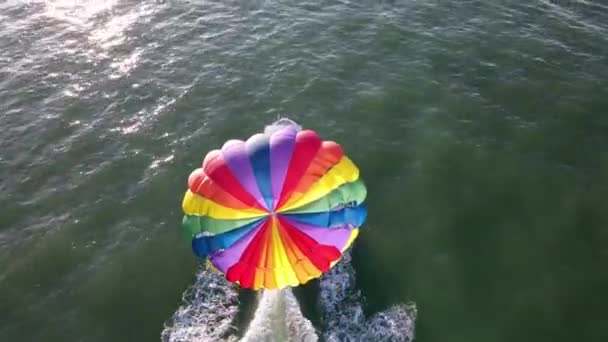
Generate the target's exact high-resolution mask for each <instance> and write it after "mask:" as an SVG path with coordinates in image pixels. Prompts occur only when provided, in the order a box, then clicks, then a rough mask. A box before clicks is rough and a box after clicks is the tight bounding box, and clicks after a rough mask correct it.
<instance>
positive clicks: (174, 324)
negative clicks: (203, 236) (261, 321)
mask: <svg viewBox="0 0 608 342" xmlns="http://www.w3.org/2000/svg"><path fill="white" fill-rule="evenodd" d="M182 300H183V305H182V306H180V307H179V309H177V311H176V312H175V313H174V314H173V317H172V318H171V320H170V321H169V322H168V323H166V324H165V328H164V329H163V331H162V333H161V341H163V342H209V341H237V340H238V338H237V337H236V335H235V333H236V327H235V326H234V325H233V322H234V319H235V318H236V315H237V313H238V304H239V301H238V294H237V291H236V288H235V287H234V286H232V284H229V283H228V282H227V281H226V279H224V277H223V275H221V274H219V273H217V272H214V271H211V270H208V269H204V270H202V271H200V272H199V273H198V274H197V275H196V282H195V283H194V285H192V287H190V288H189V289H187V290H186V291H185V292H184V294H183V296H182Z"/></svg>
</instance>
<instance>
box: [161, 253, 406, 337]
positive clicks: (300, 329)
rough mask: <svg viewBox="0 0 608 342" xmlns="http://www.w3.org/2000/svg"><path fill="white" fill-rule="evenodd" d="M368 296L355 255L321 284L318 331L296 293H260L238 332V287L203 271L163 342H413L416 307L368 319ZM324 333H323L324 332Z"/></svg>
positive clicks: (402, 307) (399, 307)
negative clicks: (359, 286) (354, 263)
mask: <svg viewBox="0 0 608 342" xmlns="http://www.w3.org/2000/svg"><path fill="white" fill-rule="evenodd" d="M363 299H364V298H363V296H362V295H361V292H360V291H359V290H358V289H357V288H356V282H355V271H354V268H353V266H352V265H351V256H350V252H346V253H344V255H343V257H342V260H341V261H340V262H339V263H338V264H337V265H336V266H335V267H334V268H333V269H332V270H331V272H329V273H328V274H326V275H324V276H323V277H322V278H321V280H320V298H319V303H320V306H321V314H322V323H321V325H322V326H321V327H319V329H318V330H317V329H315V327H314V326H313V325H312V323H311V322H310V321H309V320H308V319H307V318H306V317H304V315H303V314H302V312H301V310H300V306H299V304H298V301H297V299H296V297H295V296H294V294H293V292H292V291H291V289H289V288H287V289H283V290H269V291H263V292H260V294H259V296H258V304H257V308H256V311H255V314H254V317H253V319H252V320H251V322H250V323H249V327H248V328H247V329H246V331H244V332H243V333H241V332H239V330H238V328H237V327H236V326H235V324H234V322H235V319H236V316H237V314H238V304H239V303H238V294H237V288H236V286H235V285H233V284H230V283H229V282H228V281H226V280H225V279H224V277H223V276H222V275H221V274H219V273H217V272H214V271H211V270H209V269H204V270H201V271H200V272H199V273H198V274H197V276H196V282H195V284H194V285H193V286H192V287H190V288H189V289H188V290H186V291H185V292H184V295H183V302H184V303H183V305H182V306H181V307H180V308H179V309H178V310H177V311H176V312H175V314H174V315H173V317H172V318H171V319H170V320H169V321H168V322H167V323H166V324H165V328H164V329H163V331H162V333H161V340H162V341H164V342H207V341H239V340H240V341H243V342H253V341H256V342H258V341H264V342H284V341H293V342H296V341H298V342H314V341H319V340H323V341H328V342H337V341H395V342H410V341H413V339H414V332H415V329H414V325H415V319H416V307H415V305H414V304H408V305H404V304H400V305H395V306H393V307H391V308H389V309H388V310H385V311H383V312H380V313H377V314H375V315H373V316H371V317H370V318H366V317H365V314H364V312H363V304H362V303H363ZM319 330H320V331H319Z"/></svg>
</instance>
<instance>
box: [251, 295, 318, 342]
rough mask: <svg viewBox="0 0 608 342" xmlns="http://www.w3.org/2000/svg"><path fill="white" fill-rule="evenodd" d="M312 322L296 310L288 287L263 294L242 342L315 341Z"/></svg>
mask: <svg viewBox="0 0 608 342" xmlns="http://www.w3.org/2000/svg"><path fill="white" fill-rule="evenodd" d="M318 340H319V337H318V336H317V334H316V332H315V328H314V327H313V326H312V323H311V322H310V321H309V320H308V319H306V318H305V317H304V316H303V315H302V312H301V311H300V305H299V304H298V301H297V300H296V297H295V296H294V295H293V292H292V291H291V289H290V288H286V289H283V290H269V291H263V292H262V293H261V294H260V297H259V302H258V308H257V309H256V311H255V314H254V317H253V320H252V321H251V324H250V325H249V328H248V329H247V332H246V333H245V336H244V337H243V339H242V340H241V341H242V342H316V341H318Z"/></svg>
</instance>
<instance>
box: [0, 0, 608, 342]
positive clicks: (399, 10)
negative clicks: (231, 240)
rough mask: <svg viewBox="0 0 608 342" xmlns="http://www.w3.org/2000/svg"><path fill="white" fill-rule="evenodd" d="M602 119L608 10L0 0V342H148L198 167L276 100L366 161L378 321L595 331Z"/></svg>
mask: <svg viewBox="0 0 608 342" xmlns="http://www.w3.org/2000/svg"><path fill="white" fill-rule="evenodd" d="M607 110H608V4H606V3H605V2H603V1H591V0H588V1H514V0H513V1H512V0H504V1H499V0H489V1H439V0H429V1H415V0H393V1H388V0H385V1H380V0H378V1H360V2H355V1H305V2H301V1H281V0H279V1H195V0H192V1H178V0H173V1H168V0H167V1H150V0H148V1H131V0H117V1H96V0H95V1H94V0H78V1H76V0H69V1H68V0H64V1H60V0H56V1H52V0H49V1H25V0H24V1H19V0H5V1H0V146H1V147H0V340H2V341H41V340H45V341H157V340H159V336H160V332H161V330H162V329H163V323H164V322H165V321H166V320H168V319H169V318H170V317H171V315H172V314H173V312H174V311H175V310H176V308H177V307H178V305H179V303H180V299H181V295H182V292H183V291H184V290H185V289H186V288H187V287H188V286H190V285H191V284H192V283H193V282H194V274H195V272H196V271H197V269H198V264H197V261H196V260H195V258H194V255H193V254H192V253H191V251H190V247H189V244H188V242H187V241H185V240H184V239H183V237H182V233H181V228H180V222H181V216H182V212H181V207H180V204H181V199H182V195H183V193H184V191H185V189H186V179H187V177H188V175H189V173H190V171H191V170H193V169H194V168H196V167H197V166H198V164H199V163H200V162H201V160H202V158H203V156H204V154H205V153H206V152H207V151H209V150H211V149H214V148H217V147H219V146H221V145H222V144H223V142H224V141H226V140H228V139H231V138H241V139H243V138H246V137H249V136H250V135H252V134H253V133H256V132H259V131H261V130H262V129H263V127H264V125H267V124H269V123H271V122H272V121H274V120H275V119H276V118H277V115H283V116H288V117H290V118H291V119H293V120H295V121H297V122H298V123H300V124H301V125H302V126H304V127H306V128H311V129H314V130H316V131H318V132H319V134H320V135H321V136H322V137H323V138H324V139H331V140H335V141H337V142H339V143H340V144H341V145H342V146H343V147H344V149H345V151H346V153H347V154H348V155H349V157H351V158H352V159H353V160H354V161H355V162H356V163H357V165H358V166H359V168H360V169H361V174H362V177H363V179H364V180H365V182H366V185H367V188H368V198H367V203H368V209H369V217H368V221H367V223H366V225H365V226H364V227H363V229H362V231H361V234H360V236H359V238H358V240H357V242H356V243H355V246H354V249H353V265H354V267H355V269H356V271H357V281H358V285H359V287H360V289H361V291H362V293H363V294H364V295H365V297H366V299H367V301H366V306H365V309H366V311H367V312H369V313H370V314H371V313H373V312H377V311H380V310H383V309H385V308H386V307H388V306H390V305H392V304H394V303H400V302H409V301H412V302H415V303H416V305H417V309H418V319H417V322H416V332H417V336H416V340H417V341H421V342H444V341H451V342H461V341H462V342H487V341H497V342H502V341H505V342H506V341H530V342H540V341H547V342H549V341H550V342H560V341H564V342H565V341H598V342H601V341H602V342H603V341H606V340H608V313H606V307H607V306H608V294H607V293H606V289H607V288H608V273H607V271H606V265H607V264H608V201H606V199H607V198H608V116H607ZM315 286H316V285H314V284H313V285H311V288H305V289H298V290H296V291H295V294H296V296H297V297H298V298H299V300H300V305H301V307H302V309H303V312H304V313H305V314H306V315H307V316H309V318H310V319H311V321H313V323H315V324H319V323H318V322H319V318H318V317H314V316H315V315H316V314H317V313H318V309H317V303H316V296H315V293H316V291H317V290H316V288H315ZM243 296H244V298H245V299H244V300H243V301H244V305H243V310H246V311H245V312H249V313H252V312H253V308H252V307H251V306H252V305H251V303H252V301H253V299H252V296H251V295H243ZM247 296H249V297H247ZM247 298H249V299H247ZM311 316H312V317H311ZM245 319H246V317H243V320H245Z"/></svg>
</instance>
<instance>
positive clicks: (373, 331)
mask: <svg viewBox="0 0 608 342" xmlns="http://www.w3.org/2000/svg"><path fill="white" fill-rule="evenodd" d="M355 285H356V282H355V269H354V268H353V266H352V264H351V255H350V251H347V252H345V253H344V255H343V256H342V260H340V262H339V263H338V264H337V265H335V266H334V267H333V268H332V270H331V272H329V273H328V274H325V275H324V276H323V277H322V278H321V283H320V287H321V298H320V301H321V310H322V321H323V328H324V329H323V331H324V333H323V339H324V340H325V341H327V342H338V341H340V342H342V341H394V342H410V341H413V340H414V334H415V320H416V315H417V311H416V306H415V305H414V304H413V303H412V304H407V305H404V304H398V305H395V306H393V307H391V308H389V309H388V310H386V311H383V312H380V313H377V314H375V315H374V316H372V317H371V319H369V320H366V318H365V314H364V313H363V306H362V303H363V296H362V295H361V291H359V290H358V289H357V288H356V286H355Z"/></svg>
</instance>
